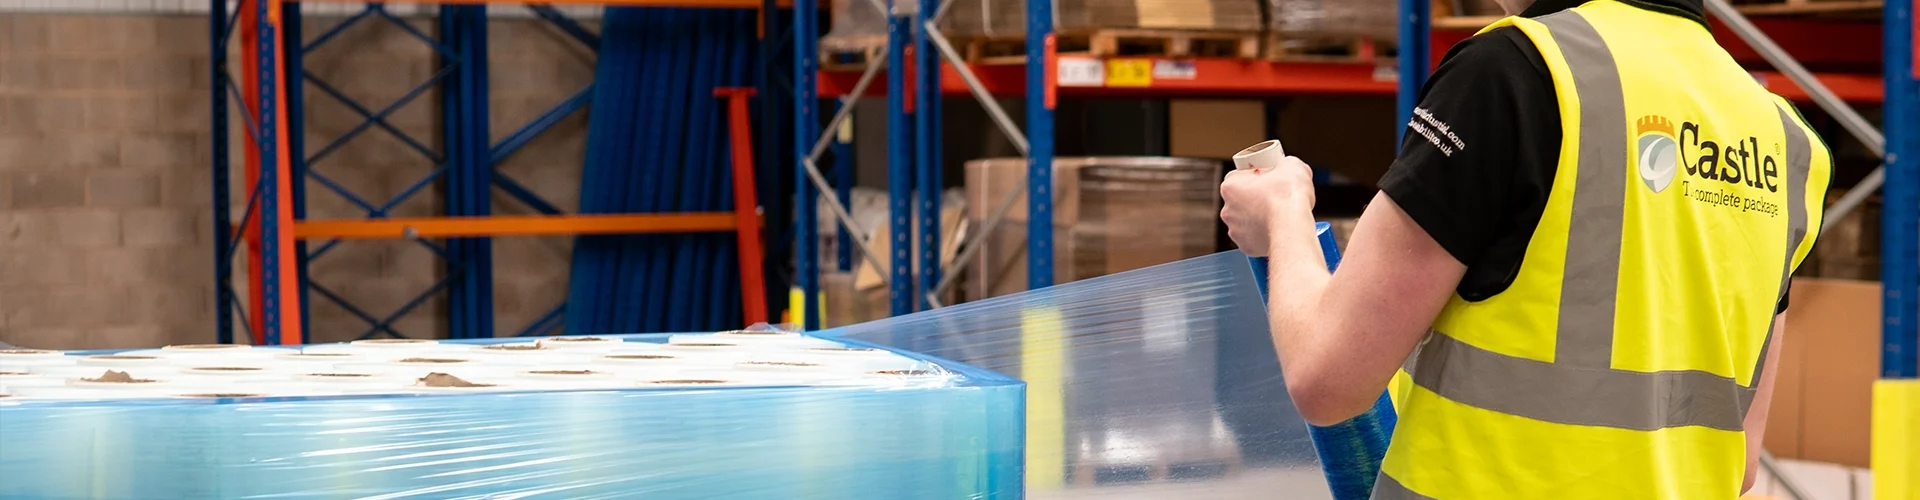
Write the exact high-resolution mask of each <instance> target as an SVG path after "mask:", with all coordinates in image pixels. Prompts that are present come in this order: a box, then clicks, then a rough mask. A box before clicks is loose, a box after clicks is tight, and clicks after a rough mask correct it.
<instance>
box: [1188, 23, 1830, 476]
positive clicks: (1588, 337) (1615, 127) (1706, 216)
mask: <svg viewBox="0 0 1920 500" xmlns="http://www.w3.org/2000/svg"><path fill="white" fill-rule="evenodd" d="M1500 3H1501V4H1502V6H1503V7H1505V8H1507V9H1508V12H1519V13H1520V15H1519V17H1513V18H1508V19H1505V20H1502V21H1500V22H1497V23H1495V24H1494V25H1492V26H1490V27H1488V28H1487V29H1485V30H1482V32H1481V33H1480V34H1479V35H1477V36H1475V37H1473V38H1471V39H1468V40H1466V41H1465V42H1463V43H1461V44H1460V45H1459V46H1457V47H1455V48H1454V49H1453V50H1452V52H1451V53H1449V54H1448V55H1447V57H1446V59H1444V60H1443V61H1442V63H1441V65H1440V67H1439V69H1438V70H1437V71H1436V72H1435V73H1434V77H1433V79H1432V81H1431V82H1430V83H1428V85H1427V87H1426V88H1425V89H1424V90H1423V94H1424V95H1422V96H1421V104H1420V105H1419V107H1418V108H1416V109H1415V110H1414V118H1413V119H1412V120H1411V121H1410V122H1408V123H1407V124H1406V135H1405V139H1404V142H1403V144H1402V148H1401V151H1400V156H1399V157H1398V159H1397V160H1395V162H1394V165H1393V166H1392V168H1391V169H1390V170H1389V171H1388V172H1387V174H1386V176H1385V178H1383V179H1381V181H1380V187H1381V193H1380V195H1379V196H1378V197H1376V198H1375V199H1374V201H1373V202H1372V203H1371V205H1370V206H1369V207H1367V210H1366V212H1365V213H1364V214H1363V215H1362V216H1361V217H1360V221H1359V223H1358V225H1357V226H1356V227H1355V229H1354V232H1353V235H1352V241H1351V242H1350V243H1351V244H1350V246H1351V248H1350V250H1349V251H1348V252H1347V253H1346V259H1345V260H1344V261H1342V262H1341V266H1340V270H1339V272H1338V273H1332V274H1329V273H1328V272H1327V269H1326V267H1325V265H1324V263H1323V261H1322V259H1321V257H1320V255H1321V254H1320V250H1319V247H1318V246H1317V244H1316V242H1315V239H1314V236H1313V215H1312V212H1311V210H1312V208H1313V189H1314V188H1313V184H1312V180H1311V175H1310V173H1309V171H1308V166H1307V165H1306V164H1305V163H1303V162H1301V161H1300V160H1299V159H1297V158H1289V159H1288V160H1287V161H1286V162H1285V163H1283V164H1282V165H1281V166H1280V167H1279V168H1276V169H1270V170H1266V171H1238V172H1234V173H1233V174H1231V175H1230V176H1229V177H1228V178H1227V180H1226V182H1225V183H1224V184H1223V185H1222V186H1221V188H1220V189H1221V194H1222V196H1223V199H1224V200H1225V205H1226V207H1225V209H1224V210H1222V211H1221V217H1222V218H1223V219H1225V221H1226V223H1227V225H1228V227H1229V229H1230V235H1231V236H1232V237H1233V239H1234V241H1235V242H1238V243H1239V244H1240V246H1241V248H1242V249H1244V250H1245V251H1247V252H1248V253H1249V254H1251V255H1267V256H1270V257H1271V264H1270V266H1271V271H1270V272H1271V275H1270V276H1269V279H1270V280H1271V282H1272V283H1274V286H1275V287H1276V288H1274V289H1275V290H1287V291H1288V293H1275V294H1273V296H1272V299H1271V302H1270V303H1269V304H1268V307H1269V311H1270V314H1271V318H1270V320H1271V325H1272V330H1273V337H1274V342H1275V346H1276V347H1277V348H1278V352H1279V355H1280V358H1281V364H1282V366H1283V367H1284V371H1285V376H1286V381H1287V387H1288V391H1289V393H1290V395H1291V396H1292V397H1293V399H1294V402H1295V404H1296V405H1297V406H1298V408H1299V410H1300V412H1301V413H1302V414H1303V416H1305V417H1306V419H1307V421H1308V422H1311V423H1314V424H1319V425H1327V424H1333V423H1336V422H1340V421H1343V420H1346V419H1348V418H1351V417H1353V416H1355V415H1358V414H1360V413H1361V412H1363V411H1366V410H1367V409H1368V407H1369V406H1370V405H1371V404H1372V403H1373V402H1374V401H1375V400H1376V399H1377V398H1378V397H1379V395H1380V393H1381V392H1382V391H1383V390H1384V389H1386V388H1387V387H1388V386H1389V381H1390V379H1395V374H1396V372H1400V369H1401V368H1403V367H1404V368H1405V371H1404V372H1400V373H1408V374H1410V377H1409V378H1405V379H1399V380H1400V381H1405V382H1406V383H1396V384H1394V386H1395V391H1394V396H1395V400H1396V405H1397V407H1398V409H1399V412H1400V421H1399V422H1400V423H1399V426H1398V428H1397V429H1395V432H1394V435H1393V442H1392V445H1391V447H1390V449H1389V451H1388V452H1387V456H1386V461H1385V464H1384V467H1383V468H1384V470H1383V471H1382V474H1381V475H1380V476H1379V477H1378V480H1377V482H1376V485H1375V487H1374V498H1376V499H1412V498H1439V499H1457V498H1459V499H1487V498H1519V499H1574V498H1606V499H1652V498H1677V499H1731V498H1735V497H1736V496H1738V495H1740V494H1741V493H1742V492H1743V491H1745V489H1746V488H1749V487H1750V486H1751V484H1752V482H1753V470H1754V466H1755V463H1756V462H1757V456H1758V453H1759V450H1760V442H1761V431H1762V430H1764V429H1765V423H1766V417H1767V407H1768V404H1769V400H1770V399H1771V392H1772V387H1773V383H1772V381H1773V375H1774V373H1775V370H1774V367H1775V365H1776V364H1777V359H1778V353H1779V352H1780V338H1781V333H1780V329H1781V325H1782V324H1783V321H1782V319H1781V316H1779V314H1780V313H1781V312H1783V311H1784V310H1785V308H1786V307H1787V303H1786V292H1787V282H1788V277H1789V275H1790V274H1791V273H1792V270H1793V269H1794V268H1795V267H1796V266H1797V265H1798V264H1799V263H1800V261H1801V259H1803V258H1804V257H1805V256H1806V255H1807V253H1808V251H1809V250H1810V249H1811V248H1812V245H1813V241H1814V238H1815V237H1816V236H1817V234H1816V233H1817V232H1818V229H1819V227H1820V224H1819V221H1820V219H1821V207H1822V205H1821V202H1822V200H1823V199H1824V194H1825V192H1826V189H1827V181H1828V176H1829V170H1830V161H1831V160H1830V158H1829V155H1828V151H1827V148H1826V146H1825V145H1824V144H1822V143H1821V142H1820V140H1819V138H1818V137H1816V136H1815V135H1814V133H1813V132H1811V131H1810V129H1809V128H1808V127H1807V125H1806V123H1805V120H1804V119H1803V118H1801V117H1800V116H1799V114H1798V112H1797V111H1795V109H1794V108H1793V107H1792V106H1791V105H1790V104H1788V103H1787V102H1786V101H1784V100H1783V99H1780V98H1779V97H1776V96H1774V95H1771V94H1769V93H1768V92H1767V91H1766V90H1765V89H1763V88H1762V87H1761V86H1760V85H1758V84H1757V83H1755V81H1754V80H1753V77H1752V76H1750V75H1749V74H1748V73H1747V72H1746V71H1745V70H1743V69H1741V67H1740V65H1739V64H1737V63H1736V62H1735V61H1734V60H1733V58H1732V57H1730V56H1729V55H1728V54H1727V52H1726V51H1725V50H1722V49H1721V48H1720V47H1719V46H1718V45H1716V44H1715V42H1714V39H1713V36H1712V35H1711V34H1710V33H1709V32H1708V29H1707V24H1706V19H1705V18H1704V15H1703V12H1702V11H1703V9H1702V5H1701V3H1700V0H1594V1H1589V2H1581V1H1575V0H1540V1H1539V2H1537V3H1535V2H1529V1H1526V0H1502V1H1501V2H1500ZM1402 376H1403V377H1406V375H1402ZM1743 476H1744V478H1743Z"/></svg>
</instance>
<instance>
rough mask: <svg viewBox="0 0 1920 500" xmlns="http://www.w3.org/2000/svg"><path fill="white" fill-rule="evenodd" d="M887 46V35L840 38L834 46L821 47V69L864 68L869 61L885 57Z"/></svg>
mask: <svg viewBox="0 0 1920 500" xmlns="http://www.w3.org/2000/svg"><path fill="white" fill-rule="evenodd" d="M886 48H887V39H886V38H885V37H873V38H870V39H869V38H862V39H858V40H840V41H836V43H834V45H833V46H824V45H823V46H821V47H820V69H826V70H857V69H864V68H866V67H867V64H868V63H872V62H874V61H875V60H876V59H879V58H881V57H884V54H885V53H886Z"/></svg>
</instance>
